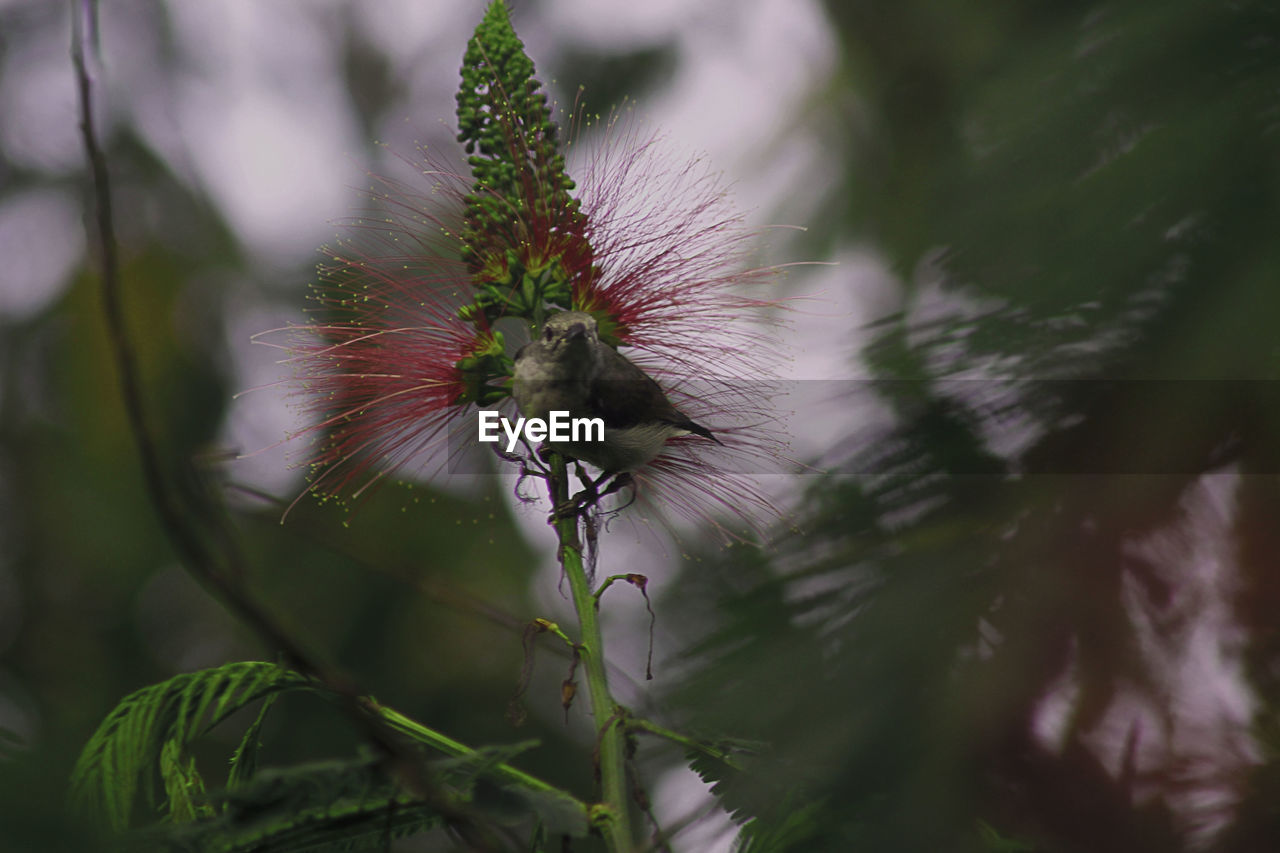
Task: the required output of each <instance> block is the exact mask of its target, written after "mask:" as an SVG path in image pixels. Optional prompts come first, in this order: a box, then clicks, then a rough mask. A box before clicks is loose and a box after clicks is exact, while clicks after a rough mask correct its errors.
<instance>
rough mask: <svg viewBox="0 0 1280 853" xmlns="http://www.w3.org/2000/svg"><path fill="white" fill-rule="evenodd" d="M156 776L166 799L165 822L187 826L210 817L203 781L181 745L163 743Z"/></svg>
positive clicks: (174, 742) (174, 741)
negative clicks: (160, 782) (199, 819)
mask: <svg viewBox="0 0 1280 853" xmlns="http://www.w3.org/2000/svg"><path fill="white" fill-rule="evenodd" d="M160 776H161V778H162V779H164V791H165V795H166V796H167V797H168V799H169V819H170V820H171V821H173V822H174V823H190V822H191V821H193V820H196V819H198V818H203V817H210V816H212V815H213V809H212V808H210V807H209V804H208V803H207V802H206V798H205V791H204V779H203V778H202V777H201V776H200V771H198V770H197V769H196V760H195V759H194V758H187V757H186V756H184V755H183V750H182V745H181V744H180V743H178V741H176V740H171V741H167V742H166V743H165V745H164V748H163V749H161V750H160Z"/></svg>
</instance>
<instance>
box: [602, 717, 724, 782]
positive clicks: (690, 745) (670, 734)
mask: <svg viewBox="0 0 1280 853" xmlns="http://www.w3.org/2000/svg"><path fill="white" fill-rule="evenodd" d="M627 731H629V732H646V733H647V734H651V735H657V736H658V737H660V738H665V739H667V740H669V741H671V742H672V743H676V744H679V745H680V746H683V747H684V748H685V749H688V750H692V751H694V752H701V753H702V754H703V755H705V756H708V757H709V758H714V759H715V760H716V761H719V762H720V763H722V764H724V765H725V766H727V767H732V768H733V769H734V770H742V769H743V767H742V765H741V764H740V763H739V762H738V759H737V758H735V757H734V755H733V753H732V752H730V751H729V750H727V749H721V748H720V747H718V746H715V745H713V744H709V743H705V742H703V741H700V740H698V739H696V738H691V737H689V736H688V735H682V734H680V733H679V732H677V731H673V730H671V729H668V728H666V727H664V726H660V725H658V724H657V723H655V722H652V721H651V720H646V719H644V718H643V717H629V718H628V719H627Z"/></svg>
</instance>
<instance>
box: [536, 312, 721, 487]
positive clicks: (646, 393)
mask: <svg viewBox="0 0 1280 853" xmlns="http://www.w3.org/2000/svg"><path fill="white" fill-rule="evenodd" d="M512 396H513V397H514V398H515V402H516V406H517V407H518V408H519V410H520V414H521V415H523V416H524V417H526V418H543V419H545V418H547V417H548V415H549V414H550V413H551V412H553V411H567V412H569V414H570V416H571V417H574V418H581V417H585V418H600V419H601V420H602V421H603V423H604V435H603V440H601V441H576V442H574V441H545V442H543V444H544V446H545V447H549V448H550V449H552V450H555V451H558V452H560V453H563V454H564V455H566V456H568V457H571V458H573V459H576V460H578V461H579V462H585V463H587V464H589V465H592V466H594V467H596V468H598V469H600V471H601V472H602V476H601V478H600V479H599V480H597V485H598V484H600V483H603V482H604V481H605V480H606V479H608V478H609V477H610V476H615V475H627V474H630V472H632V471H635V470H637V469H638V468H640V467H642V466H643V465H645V464H646V463H648V462H650V461H651V460H652V459H653V458H654V457H656V456H657V455H658V454H659V453H661V452H662V449H663V447H664V446H665V445H666V442H667V439H669V438H675V437H677V436H682V435H697V436H701V437H702V438H706V439H709V440H711V441H713V442H715V443H716V444H720V443H721V442H720V440H719V439H717V438H716V437H715V436H714V435H713V434H712V432H711V430H709V429H707V428H706V427H705V426H703V425H701V424H699V423H697V422H695V421H694V420H692V419H691V418H689V417H688V416H687V415H685V414H684V413H683V412H681V411H680V410H679V409H677V408H676V407H675V405H673V404H672V402H671V401H670V400H669V399H668V398H667V395H666V394H665V393H664V392H663V390H662V387H661V386H660V385H658V383H657V382H656V381H654V379H653V377H651V376H649V374H647V373H645V372H644V370H642V369H641V368H639V367H637V366H636V365H635V364H633V363H632V362H631V361H630V360H629V359H628V358H627V357H626V356H624V355H622V354H621V353H620V352H618V351H617V350H616V349H614V348H613V347H611V346H609V344H607V343H605V342H603V341H601V340H600V333H599V327H598V325H597V323H596V319H595V317H593V316H591V315H590V314H588V313H586V312H584V311H562V312H560V313H557V314H553V315H552V316H551V317H549V318H548V319H547V320H546V322H545V323H544V324H543V325H542V328H541V330H540V331H539V333H538V335H537V336H536V337H535V338H534V339H533V340H531V341H530V342H529V343H527V344H525V345H524V346H523V347H521V348H520V349H519V351H517V353H516V357H515V371H514V377H513V382H512Z"/></svg>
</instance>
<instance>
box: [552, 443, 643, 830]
mask: <svg viewBox="0 0 1280 853" xmlns="http://www.w3.org/2000/svg"><path fill="white" fill-rule="evenodd" d="M548 488H549V491H550V492H551V503H552V506H556V507H560V506H564V505H565V504H567V503H568V500H569V477H568V471H567V465H566V463H565V460H564V457H563V456H561V455H560V454H558V453H554V454H551V477H550V479H549V482H548ZM555 528H556V535H557V536H558V537H559V539H560V549H559V557H560V565H561V567H562V568H563V569H564V574H565V577H566V578H568V580H569V591H570V594H571V595H572V596H573V607H574V609H575V610H576V611H577V612H578V623H579V625H580V626H581V628H582V634H581V636H582V640H581V643H580V645H579V652H580V653H581V655H582V663H583V667H584V668H585V669H586V672H587V697H588V699H589V700H590V702H591V716H592V718H593V719H594V720H595V724H596V740H597V743H598V744H599V760H600V766H599V768H598V772H599V774H600V793H601V801H602V803H603V805H604V806H605V807H606V808H607V809H608V816H607V817H606V818H605V822H604V825H603V826H602V827H601V831H602V833H603V834H604V837H605V841H606V843H607V844H608V845H609V850H610V851H613V853H627V851H630V850H631V849H632V838H631V821H630V818H629V814H628V800H627V768H626V742H625V741H626V732H625V731H624V725H623V720H622V718H621V717H620V716H618V715H617V714H615V703H614V701H613V697H612V696H611V695H610V694H609V684H608V681H607V680H606V679H605V658H604V638H603V636H602V635H601V633H600V622H599V620H598V619H597V618H596V617H597V613H596V598H595V596H594V595H593V594H592V592H591V587H590V585H589V584H588V582H587V573H586V570H585V569H584V568H583V565H582V543H581V541H580V540H579V539H578V518H577V516H572V515H571V516H569V517H568V518H560V519H557V520H556V523H555ZM602 727H604V730H603V731H601V728H602Z"/></svg>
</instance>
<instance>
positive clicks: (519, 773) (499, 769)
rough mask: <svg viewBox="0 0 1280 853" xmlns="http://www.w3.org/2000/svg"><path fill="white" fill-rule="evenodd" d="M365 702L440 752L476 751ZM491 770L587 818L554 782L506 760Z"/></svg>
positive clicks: (464, 753)
mask: <svg viewBox="0 0 1280 853" xmlns="http://www.w3.org/2000/svg"><path fill="white" fill-rule="evenodd" d="M367 704H368V707H369V709H370V711H371V712H373V713H375V714H377V715H378V716H379V717H381V718H382V719H383V720H386V722H387V724H388V725H389V726H391V727H392V728H393V729H395V730H396V731H399V732H403V733H405V734H406V735H408V736H410V737H412V738H413V739H414V740H416V741H419V742H420V743H425V744H429V745H431V746H433V747H435V748H436V749H438V750H440V751H441V752H443V753H444V754H445V755H454V756H458V757H465V756H469V755H475V753H476V751H475V750H474V749H472V748H471V747H469V746H467V745H466V744H464V743H461V742H460V741H456V740H454V739H453V738H451V737H449V736H448V735H445V734H441V733H440V732H438V731H436V730H435V729H431V728H428V727H426V726H424V725H422V724H421V723H419V722H418V721H417V720H414V719H412V718H410V717H406V716H405V715H404V714H401V713H400V712H399V711H396V710H395V709H393V708H388V707H387V706H386V705H379V704H378V703H377V702H374V701H373V700H368V703H367ZM492 773H493V775H494V776H495V777H496V778H498V779H501V780H502V781H504V782H511V783H513V784H516V785H521V786H523V787H524V788H527V789H528V790H530V791H537V792H538V793H540V794H546V795H548V796H551V797H554V798H555V799H557V800H559V801H560V802H561V803H562V804H563V805H564V806H565V807H566V808H569V809H572V810H573V811H577V812H580V813H581V814H582V818H583V821H584V822H585V821H586V819H587V808H586V805H585V804H584V803H582V802H580V801H579V800H578V799H577V798H576V797H574V796H573V795H572V794H569V793H567V792H565V791H562V790H561V789H559V788H557V787H555V786H554V785H551V784H549V783H547V782H544V781H542V780H541V779H539V778H538V777H536V776H530V775H529V774H528V773H525V772H524V771H523V770H518V769H516V768H515V767H512V766H511V765H509V764H505V763H499V764H495V765H493V767H492Z"/></svg>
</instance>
